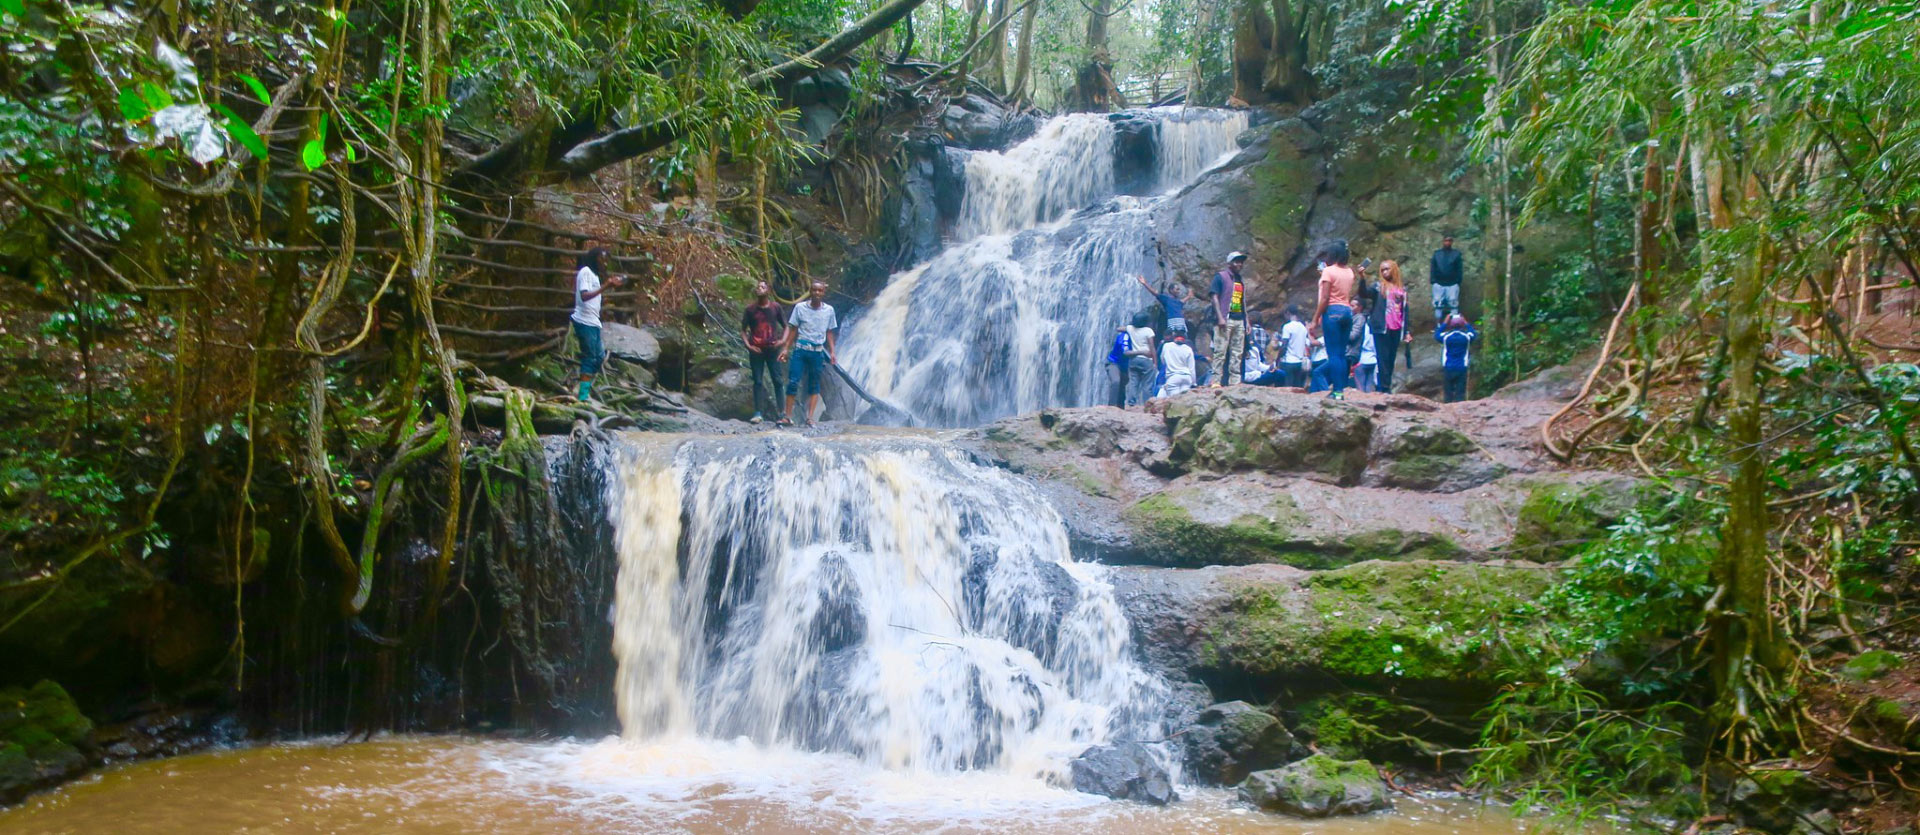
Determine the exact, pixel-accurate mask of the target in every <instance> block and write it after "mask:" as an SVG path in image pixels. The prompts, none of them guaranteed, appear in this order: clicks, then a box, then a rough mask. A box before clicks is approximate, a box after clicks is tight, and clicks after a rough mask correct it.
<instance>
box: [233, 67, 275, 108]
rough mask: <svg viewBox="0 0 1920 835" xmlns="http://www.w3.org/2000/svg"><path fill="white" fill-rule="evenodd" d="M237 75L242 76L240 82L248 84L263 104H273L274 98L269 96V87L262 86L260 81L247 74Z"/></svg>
mask: <svg viewBox="0 0 1920 835" xmlns="http://www.w3.org/2000/svg"><path fill="white" fill-rule="evenodd" d="M235 75H238V76H240V80H241V81H244V82H246V83H247V88H248V89H250V90H252V91H253V95H254V96H255V97H257V98H259V99H260V103H261V104H273V96H271V95H268V94H267V85H265V84H261V83H260V79H258V78H254V77H253V76H251V75H247V74H246V73H235Z"/></svg>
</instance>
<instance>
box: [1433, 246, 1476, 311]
mask: <svg viewBox="0 0 1920 835" xmlns="http://www.w3.org/2000/svg"><path fill="white" fill-rule="evenodd" d="M1465 272H1466V265H1465V264H1463V263H1462V262H1461V260H1460V250H1457V249H1454V248H1453V236H1452V235H1448V236H1446V237H1444V238H1441V239H1440V248H1439V249H1436V250H1434V251H1433V261H1432V263H1431V264H1429V265H1428V267H1427V283H1428V284H1429V285H1430V286H1432V288H1433V324H1434V326H1435V327H1438V326H1439V325H1440V323H1442V322H1445V321H1447V317H1448V316H1451V315H1453V314H1455V313H1459V312H1460V280H1461V278H1462V277H1463V276H1464V275H1465Z"/></svg>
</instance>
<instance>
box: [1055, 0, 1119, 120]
mask: <svg viewBox="0 0 1920 835" xmlns="http://www.w3.org/2000/svg"><path fill="white" fill-rule="evenodd" d="M1113 14H1114V11H1113V0H1094V3H1093V5H1092V6H1089V7H1088V10H1087V62H1086V63H1085V64H1082V65H1081V66H1080V70H1079V72H1078V73H1076V74H1075V77H1074V83H1073V89H1072V90H1070V91H1068V94H1067V109H1069V110H1078V111H1083V112H1092V113H1104V112H1107V111H1110V110H1113V109H1114V108H1116V107H1126V106H1127V100H1126V97H1125V96H1123V95H1121V93H1120V88H1119V87H1118V86H1117V85H1115V84H1114V81H1113V57H1112V55H1111V53H1109V52H1108V43H1107V18H1109V17H1112V16H1113Z"/></svg>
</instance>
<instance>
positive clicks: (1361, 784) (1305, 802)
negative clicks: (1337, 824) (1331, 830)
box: [1240, 754, 1393, 818]
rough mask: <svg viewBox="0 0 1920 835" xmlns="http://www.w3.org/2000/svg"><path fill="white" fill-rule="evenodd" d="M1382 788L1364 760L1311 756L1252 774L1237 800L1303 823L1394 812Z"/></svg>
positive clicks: (1242, 784) (1384, 787)
mask: <svg viewBox="0 0 1920 835" xmlns="http://www.w3.org/2000/svg"><path fill="white" fill-rule="evenodd" d="M1387 791H1388V789H1387V782H1386V781H1385V780H1382V779H1380V772H1379V770H1378V769H1376V768H1374V766H1373V763H1370V762H1367V761H1366V760H1336V759H1334V758H1332V757H1329V756H1327V755H1325V754H1315V755H1313V756H1311V757H1308V758H1306V759H1304V760H1301V761H1299V762H1297V763H1294V764H1292V765H1289V766H1284V767H1282V768H1276V769H1272V770H1269V771H1256V772H1254V773H1253V774H1251V775H1249V776H1248V777H1247V779H1246V781H1245V782H1242V783H1241V784H1240V799H1241V800H1245V801H1247V802H1249V803H1252V804H1253V805H1255V806H1258V807H1260V808H1262V809H1265V810H1267V811H1270V812H1280V813H1283V814H1288V815H1294V816H1296V817H1302V818H1327V817H1334V816H1336V815H1361V814H1366V813H1367V812H1378V811H1380V810H1382V809H1391V808H1393V799H1392V797H1390V796H1389V795H1388V794H1387Z"/></svg>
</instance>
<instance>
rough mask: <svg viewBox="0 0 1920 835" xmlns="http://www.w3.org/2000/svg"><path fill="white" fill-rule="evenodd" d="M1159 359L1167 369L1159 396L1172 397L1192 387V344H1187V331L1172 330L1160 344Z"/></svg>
mask: <svg viewBox="0 0 1920 835" xmlns="http://www.w3.org/2000/svg"><path fill="white" fill-rule="evenodd" d="M1160 360H1161V362H1163V363H1165V365H1166V369H1167V381H1166V382H1165V383H1163V384H1161V386H1160V396H1161V397H1173V396H1176V395H1179V394H1182V393H1184V392H1186V391H1188V390H1189V389H1192V388H1193V381H1194V369H1193V346H1192V345H1188V344H1187V332H1186V331H1184V330H1181V331H1174V333H1173V336H1172V337H1170V338H1169V339H1168V341H1167V343H1166V344H1165V345H1162V346H1160Z"/></svg>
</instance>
